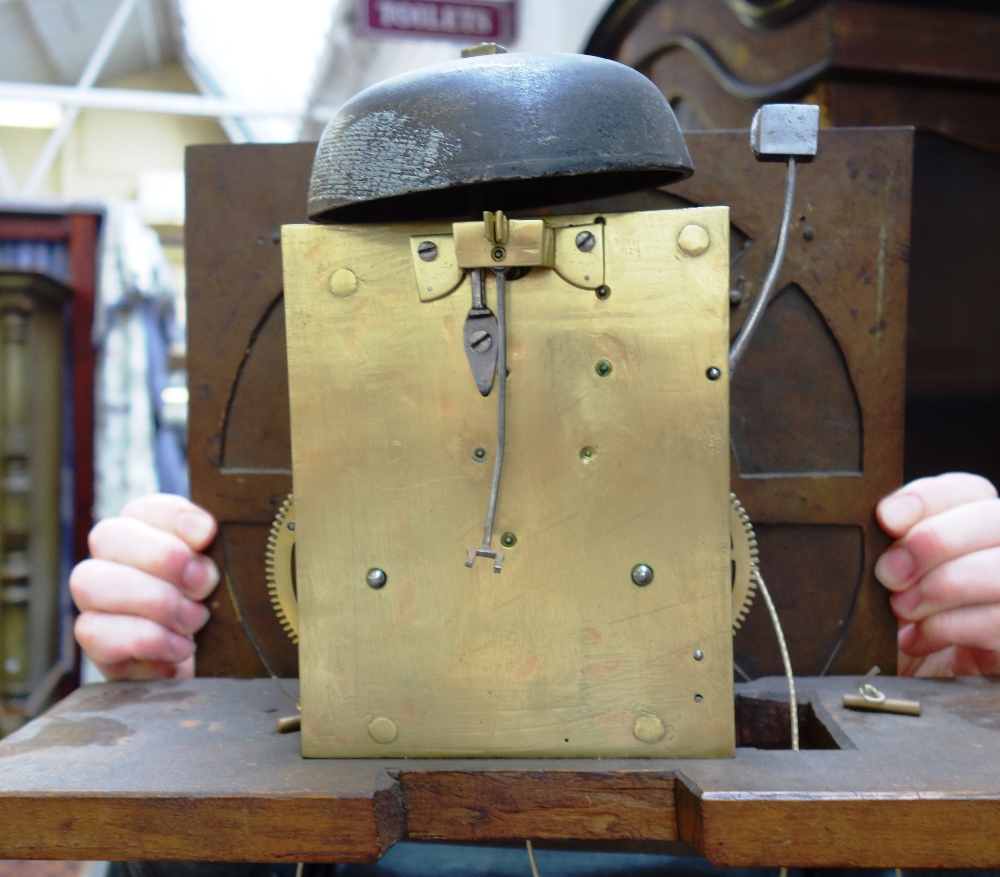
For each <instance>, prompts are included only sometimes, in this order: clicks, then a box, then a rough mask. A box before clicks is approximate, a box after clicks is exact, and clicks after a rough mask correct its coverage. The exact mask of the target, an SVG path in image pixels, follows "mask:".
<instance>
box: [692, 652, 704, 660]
mask: <svg viewBox="0 0 1000 877" xmlns="http://www.w3.org/2000/svg"><path fill="white" fill-rule="evenodd" d="M694 659H695V660H696V661H703V660H705V653H704V652H703V651H702V650H701V649H695V650H694Z"/></svg>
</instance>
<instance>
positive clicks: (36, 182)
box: [24, 0, 137, 198]
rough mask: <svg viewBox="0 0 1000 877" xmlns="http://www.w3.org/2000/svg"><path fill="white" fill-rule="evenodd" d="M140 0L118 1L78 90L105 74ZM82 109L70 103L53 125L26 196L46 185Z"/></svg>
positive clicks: (28, 182) (78, 85)
mask: <svg viewBox="0 0 1000 877" xmlns="http://www.w3.org/2000/svg"><path fill="white" fill-rule="evenodd" d="M136 2H137V0H121V3H119V4H118V8H117V9H116V10H115V14H114V15H112V16H111V20H110V21H109V22H108V26H107V27H106V28H105V29H104V33H103V34H101V39H100V40H99V41H98V43H97V46H96V47H95V48H94V51H93V53H92V54H91V56H90V59H89V60H88V61H87V66H86V67H84V68H83V73H81V74H80V79H79V80H78V81H77V83H76V88H77V90H79V91H87V90H89V89H90V87H91V86H92V85H93V84H94V83H95V82H96V81H97V77H98V76H100V75H101V71H102V70H103V69H104V65H105V64H107V62H108V58H109V57H110V56H111V53H112V52H113V51H114V49H115V46H116V45H118V40H119V38H120V37H121V35H122V31H123V30H124V29H125V25H126V24H127V23H128V20H129V16H131V15H132V11H133V10H134V9H135V4H136ZM79 113H80V110H79V108H78V107H72V106H67V108H66V110H65V112H64V113H63V117H62V120H61V121H60V122H59V124H58V125H57V126H56V127H55V128H53V129H52V133H51V134H49V136H48V139H47V140H46V141H45V145H44V146H43V147H42V151H41V152H40V153H39V154H38V158H36V159H35V164H34V166H33V167H32V168H31V173H30V174H28V179H27V180H26V181H25V184H24V196H25V197H27V198H31V197H34V195H35V193H36V192H37V191H38V189H39V187H40V186H41V185H42V181H43V180H44V179H45V176H46V174H48V172H49V168H50V167H52V162H54V161H55V159H56V156H57V155H58V154H59V150H60V149H62V145H63V143H65V142H66V138H67V137H68V136H69V132H70V130H72V128H73V123H74V122H76V117H77V115H79Z"/></svg>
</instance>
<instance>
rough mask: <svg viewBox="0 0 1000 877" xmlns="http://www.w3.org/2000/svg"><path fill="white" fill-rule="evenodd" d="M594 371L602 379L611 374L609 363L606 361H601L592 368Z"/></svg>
mask: <svg viewBox="0 0 1000 877" xmlns="http://www.w3.org/2000/svg"><path fill="white" fill-rule="evenodd" d="M594 371H596V372H597V373H598V374H599V375H600V376H601V377H602V378H606V377H607V376H608V375H609V374H611V363H610V362H608V361H607V360H606V359H602V360H601V361H600V362H599V363H597V365H596V366H594Z"/></svg>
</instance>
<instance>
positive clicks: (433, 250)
mask: <svg viewBox="0 0 1000 877" xmlns="http://www.w3.org/2000/svg"><path fill="white" fill-rule="evenodd" d="M437 254H438V248H437V244H435V243H434V241H421V242H420V243H419V244H417V255H418V256H420V258H421V259H423V260H424V261H425V262H433V261H434V260H435V259H436V258H437Z"/></svg>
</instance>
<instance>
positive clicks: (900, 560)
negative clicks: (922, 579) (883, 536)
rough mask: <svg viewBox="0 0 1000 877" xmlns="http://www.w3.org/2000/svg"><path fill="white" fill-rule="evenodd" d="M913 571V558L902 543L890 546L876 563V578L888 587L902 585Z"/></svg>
mask: <svg viewBox="0 0 1000 877" xmlns="http://www.w3.org/2000/svg"><path fill="white" fill-rule="evenodd" d="M912 573H913V558H912V557H910V552H909V551H907V550H906V549H905V548H903V546H902V545H897V546H895V547H893V548H890V549H889V550H888V551H887V552H886V553H885V554H883V555H882V556H881V557H880V558H879V559H878V561H877V562H876V564H875V578H877V579H878V580H879V581H880V582H881V583H882V584H883V585H885V586H886V587H887V588H896V587H898V586H899V585H902V584H903V583H905V582H906V581H907V580H908V579H909V577H910V575H911V574H912Z"/></svg>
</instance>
